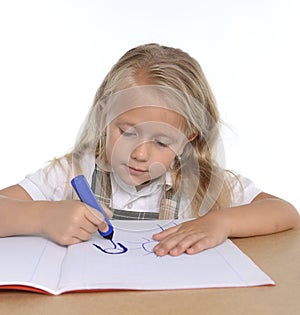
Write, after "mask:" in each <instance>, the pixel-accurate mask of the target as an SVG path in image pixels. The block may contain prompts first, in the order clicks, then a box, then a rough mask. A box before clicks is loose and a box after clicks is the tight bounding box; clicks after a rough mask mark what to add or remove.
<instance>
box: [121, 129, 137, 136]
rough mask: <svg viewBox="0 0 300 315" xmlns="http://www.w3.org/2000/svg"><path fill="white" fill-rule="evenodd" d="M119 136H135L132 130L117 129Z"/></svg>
mask: <svg viewBox="0 0 300 315" xmlns="http://www.w3.org/2000/svg"><path fill="white" fill-rule="evenodd" d="M119 131H120V134H121V135H123V136H125V137H131V136H136V131H135V130H134V129H133V128H128V129H124V128H119Z"/></svg>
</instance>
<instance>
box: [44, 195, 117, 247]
mask: <svg viewBox="0 0 300 315" xmlns="http://www.w3.org/2000/svg"><path fill="white" fill-rule="evenodd" d="M44 205H45V207H44V209H43V210H44V211H42V212H41V214H42V218H41V227H40V230H41V232H42V234H45V235H47V236H48V237H49V238H50V239H52V240H53V241H55V242H56V243H58V244H60V245H73V244H77V243H80V242H82V241H87V240H89V239H90V238H91V237H92V234H93V233H95V232H96V231H97V230H98V229H100V230H101V231H103V232H105V231H107V229H108V226H107V224H106V222H105V221H104V216H103V215H102V213H100V212H99V211H98V210H96V209H94V208H92V207H90V206H88V205H86V204H84V203H82V202H81V201H78V200H64V201H52V202H51V204H50V203H49V202H46V203H45V204H44ZM102 207H103V209H104V210H105V211H106V213H107V215H108V216H109V217H111V211H110V210H108V209H107V207H105V206H103V205H102Z"/></svg>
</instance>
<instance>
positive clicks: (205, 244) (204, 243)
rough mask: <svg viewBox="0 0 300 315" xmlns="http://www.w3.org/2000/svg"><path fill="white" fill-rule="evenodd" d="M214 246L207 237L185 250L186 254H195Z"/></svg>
mask: <svg viewBox="0 0 300 315" xmlns="http://www.w3.org/2000/svg"><path fill="white" fill-rule="evenodd" d="M214 246H215V245H214V244H213V243H212V242H211V241H210V239H209V238H208V237H203V238H202V239H201V240H199V241H198V242H196V243H195V244H193V245H192V246H191V247H189V248H188V249H187V250H186V253H187V254H190V255H192V254H197V253H199V252H201V251H203V250H205V249H208V248H212V247H214Z"/></svg>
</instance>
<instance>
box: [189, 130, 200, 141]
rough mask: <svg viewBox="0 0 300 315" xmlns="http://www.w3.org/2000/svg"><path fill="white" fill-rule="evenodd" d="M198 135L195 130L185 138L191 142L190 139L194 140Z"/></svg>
mask: <svg viewBox="0 0 300 315" xmlns="http://www.w3.org/2000/svg"><path fill="white" fill-rule="evenodd" d="M198 136H199V133H196V132H195V133H193V134H191V135H190V136H189V137H188V138H187V139H188V141H189V142H191V141H193V140H195V139H196V138H197V137H198Z"/></svg>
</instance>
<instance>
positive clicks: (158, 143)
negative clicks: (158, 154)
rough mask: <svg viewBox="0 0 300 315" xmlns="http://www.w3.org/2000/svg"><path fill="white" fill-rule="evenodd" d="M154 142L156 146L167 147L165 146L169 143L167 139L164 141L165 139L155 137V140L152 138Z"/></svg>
mask: <svg viewBox="0 0 300 315" xmlns="http://www.w3.org/2000/svg"><path fill="white" fill-rule="evenodd" d="M154 142H155V143H156V144H157V145H158V146H160V147H162V148H167V147H168V146H169V145H170V143H169V142H168V141H166V140H160V139H156V140H154Z"/></svg>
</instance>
